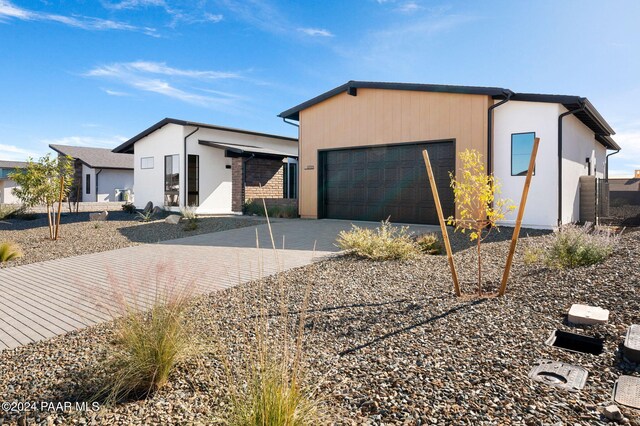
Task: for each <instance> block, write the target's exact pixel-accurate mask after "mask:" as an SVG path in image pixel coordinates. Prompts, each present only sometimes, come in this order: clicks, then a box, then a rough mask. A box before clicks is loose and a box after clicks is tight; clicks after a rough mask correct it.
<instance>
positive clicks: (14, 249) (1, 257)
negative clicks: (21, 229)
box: [0, 241, 22, 263]
mask: <svg viewBox="0 0 640 426" xmlns="http://www.w3.org/2000/svg"><path fill="white" fill-rule="evenodd" d="M19 257H22V249H21V248H20V246H18V245H17V244H16V243H13V242H11V241H6V242H3V243H0V263H5V262H8V261H10V260H14V259H17V258H19Z"/></svg>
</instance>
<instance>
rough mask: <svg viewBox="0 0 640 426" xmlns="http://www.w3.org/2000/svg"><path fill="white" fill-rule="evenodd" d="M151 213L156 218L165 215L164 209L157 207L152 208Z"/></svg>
mask: <svg viewBox="0 0 640 426" xmlns="http://www.w3.org/2000/svg"><path fill="white" fill-rule="evenodd" d="M151 213H152V214H153V215H154V216H157V215H159V214H162V213H164V210H163V209H162V207H158V206H155V207H154V208H152V209H151Z"/></svg>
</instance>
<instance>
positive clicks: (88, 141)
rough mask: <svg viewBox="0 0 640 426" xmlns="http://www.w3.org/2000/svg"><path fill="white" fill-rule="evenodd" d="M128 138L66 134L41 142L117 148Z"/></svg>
mask: <svg viewBox="0 0 640 426" xmlns="http://www.w3.org/2000/svg"><path fill="white" fill-rule="evenodd" d="M127 139H128V138H126V137H124V136H111V137H95V136H65V137H61V138H54V139H42V140H41V141H40V142H41V143H42V144H44V145H46V146H49V145H71V146H89V147H93V148H115V147H116V146H118V145H120V144H121V143H122V142H124V141H126V140H127Z"/></svg>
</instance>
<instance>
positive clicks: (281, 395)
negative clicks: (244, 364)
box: [231, 363, 319, 426]
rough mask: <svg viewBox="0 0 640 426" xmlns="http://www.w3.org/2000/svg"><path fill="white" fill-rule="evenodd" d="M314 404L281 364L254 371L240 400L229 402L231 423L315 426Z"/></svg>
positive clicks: (239, 424)
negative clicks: (230, 405) (231, 404)
mask: <svg viewBox="0 0 640 426" xmlns="http://www.w3.org/2000/svg"><path fill="white" fill-rule="evenodd" d="M318 417H319V413H318V404H317V402H316V401H315V400H314V399H313V398H310V397H309V396H308V394H307V393H306V392H305V390H304V389H303V388H302V387H301V386H300V384H299V383H298V382H297V380H296V379H295V378H292V377H290V374H289V372H288V371H287V369H286V368H284V366H283V364H282V363H274V364H271V365H267V366H264V368H259V369H257V370H256V374H255V375H254V377H252V378H251V380H250V381H249V383H248V384H247V389H246V393H245V395H243V398H241V399H238V400H235V401H234V402H233V411H232V422H231V424H234V425H238V426H263V425H287V426H294V425H315V424H318V423H317V421H318Z"/></svg>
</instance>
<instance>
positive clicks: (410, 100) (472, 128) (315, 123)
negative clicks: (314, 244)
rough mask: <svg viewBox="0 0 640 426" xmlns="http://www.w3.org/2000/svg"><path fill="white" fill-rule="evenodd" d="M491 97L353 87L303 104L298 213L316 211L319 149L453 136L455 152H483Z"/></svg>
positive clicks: (309, 215) (310, 214)
mask: <svg viewBox="0 0 640 426" xmlns="http://www.w3.org/2000/svg"><path fill="white" fill-rule="evenodd" d="M492 103H493V100H492V99H491V98H490V97H489V96H484V95H467V94H454V93H435V92H417V91H401V90H381V89H358V94H357V96H350V95H348V94H346V93H341V94H339V95H336V96H334V97H332V98H329V99H327V100H325V101H324V102H321V103H319V104H316V105H314V106H312V107H310V108H307V109H305V110H302V111H301V112H300V157H299V164H300V188H299V209H300V215H301V216H302V217H304V218H316V217H317V212H318V151H319V150H323V149H333V148H347V147H361V146H374V145H386V144H398V143H406V142H418V141H436V140H455V143H456V149H457V151H458V152H460V151H463V150H465V149H467V148H469V149H476V150H478V151H480V152H481V153H482V154H483V156H484V157H486V145H487V109H488V108H489V106H490V105H491V104H492ZM459 167H460V161H459V160H458V159H456V169H458V168H459ZM425 185H426V182H425Z"/></svg>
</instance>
